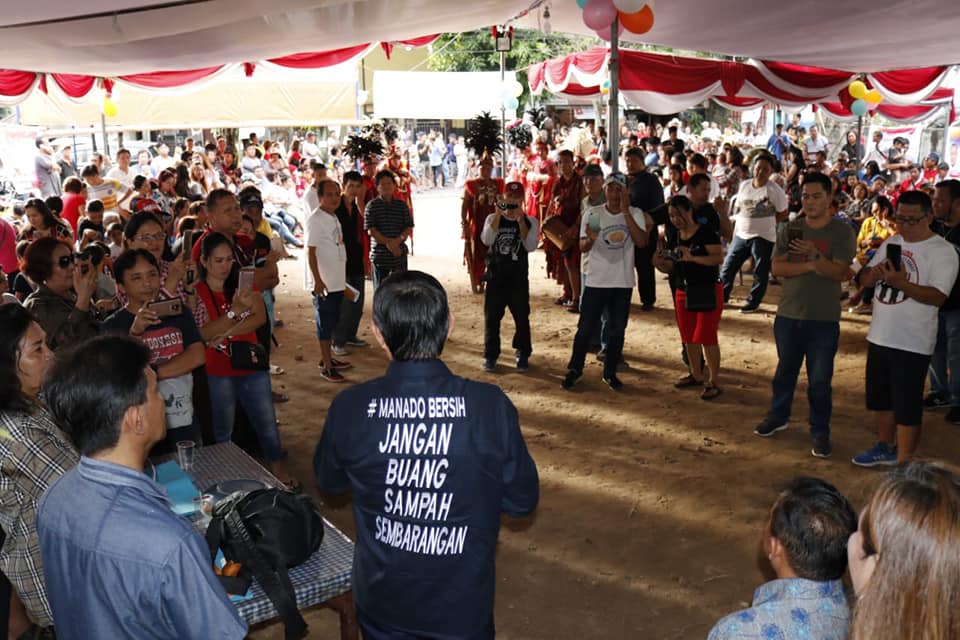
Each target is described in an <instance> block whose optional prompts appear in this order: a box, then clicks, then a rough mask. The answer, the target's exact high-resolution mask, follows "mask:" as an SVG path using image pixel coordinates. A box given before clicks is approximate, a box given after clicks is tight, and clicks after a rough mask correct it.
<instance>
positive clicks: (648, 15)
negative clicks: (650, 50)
mask: <svg viewBox="0 0 960 640" xmlns="http://www.w3.org/2000/svg"><path fill="white" fill-rule="evenodd" d="M620 24H622V25H623V26H624V28H625V29H626V30H627V31H629V32H630V33H636V34H640V33H646V32H647V31H650V29H652V28H653V9H651V8H650V5H649V4H648V5H647V6H645V7H644V8H643V9H641V10H640V11H637V12H636V13H621V14H620Z"/></svg>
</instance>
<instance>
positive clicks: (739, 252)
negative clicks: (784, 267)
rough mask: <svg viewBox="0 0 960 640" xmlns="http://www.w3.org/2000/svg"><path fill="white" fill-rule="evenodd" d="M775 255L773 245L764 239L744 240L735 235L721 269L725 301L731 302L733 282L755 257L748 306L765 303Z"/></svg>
mask: <svg viewBox="0 0 960 640" xmlns="http://www.w3.org/2000/svg"><path fill="white" fill-rule="evenodd" d="M772 255H773V243H772V242H770V241H769V240H764V239H763V238H759V237H757V238H750V239H749V240H744V239H743V238H741V237H739V236H737V235H734V236H733V242H731V243H730V246H729V247H727V257H726V258H724V260H723V267H721V269H720V281H721V282H723V301H724V302H730V292H731V291H733V281H734V279H735V278H736V277H737V274H738V273H739V272H740V267H742V266H743V263H744V262H746V261H747V258H749V257H751V256H753V286H752V287H750V294H749V295H748V296H747V306H748V307H755V306H757V305H759V304H760V303H761V302H763V296H764V295H765V294H766V293H767V281H768V280H769V279H770V260H771V256H772Z"/></svg>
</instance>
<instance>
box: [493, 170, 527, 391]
mask: <svg viewBox="0 0 960 640" xmlns="http://www.w3.org/2000/svg"><path fill="white" fill-rule="evenodd" d="M538 226H539V225H538V224H537V219H536V218H534V217H533V216H528V215H525V214H524V212H523V185H522V184H520V183H519V182H510V183H508V184H507V185H506V187H505V188H504V193H503V196H501V198H500V200H499V202H497V209H496V211H495V212H494V213H491V214H490V215H488V216H487V219H486V220H485V221H484V223H483V231H482V232H481V234H480V240H481V241H482V242H483V244H485V245H487V247H489V251H487V258H486V263H487V265H486V266H487V269H486V273H485V274H484V276H483V279H484V280H485V281H486V283H487V286H486V288H485V289H484V298H483V318H484V323H483V325H484V332H483V370H484V371H494V370H495V369H496V366H497V358H498V357H499V356H500V320H502V319H503V312H504V310H505V309H510V315H512V316H513V322H514V324H515V325H516V328H517V329H516V332H515V333H514V335H513V348H514V350H515V351H516V353H515V358H516V364H517V371H521V372H522V371H526V370H527V369H528V368H529V365H528V360H529V358H530V353H531V352H532V351H533V346H532V345H531V339H530V281H529V279H528V273H529V264H528V261H527V254H528V253H529V252H531V251H536V249H537V238H538V236H539V229H538Z"/></svg>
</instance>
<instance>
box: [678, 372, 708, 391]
mask: <svg viewBox="0 0 960 640" xmlns="http://www.w3.org/2000/svg"><path fill="white" fill-rule="evenodd" d="M702 384H703V380H697V379H696V378H694V377H693V374H690V373H688V374H687V375H685V376H683V377H682V378H680V379H679V380H677V381H676V382H674V383H673V387H674V388H675V389H686V388H688V387H699V386H700V385H702Z"/></svg>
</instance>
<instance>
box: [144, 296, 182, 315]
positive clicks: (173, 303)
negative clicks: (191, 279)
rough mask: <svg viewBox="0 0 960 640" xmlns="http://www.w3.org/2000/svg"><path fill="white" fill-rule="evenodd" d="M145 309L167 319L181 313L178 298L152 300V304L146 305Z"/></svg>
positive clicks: (180, 304)
mask: <svg viewBox="0 0 960 640" xmlns="http://www.w3.org/2000/svg"><path fill="white" fill-rule="evenodd" d="M147 309H150V311H153V312H154V313H155V314H157V316H159V317H161V318H169V317H171V316H178V315H180V314H181V313H182V311H183V303H182V302H180V298H170V299H168V300H154V301H153V302H149V303H147Z"/></svg>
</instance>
